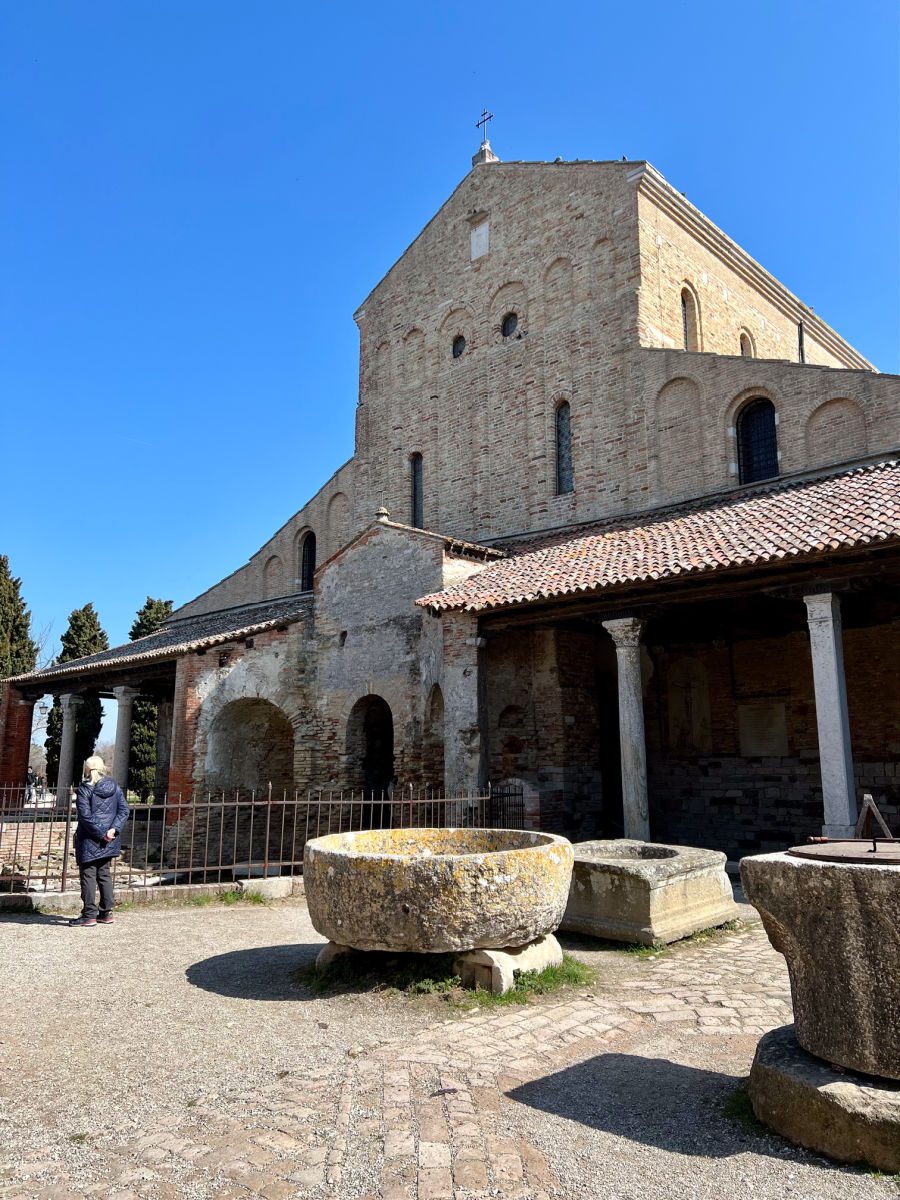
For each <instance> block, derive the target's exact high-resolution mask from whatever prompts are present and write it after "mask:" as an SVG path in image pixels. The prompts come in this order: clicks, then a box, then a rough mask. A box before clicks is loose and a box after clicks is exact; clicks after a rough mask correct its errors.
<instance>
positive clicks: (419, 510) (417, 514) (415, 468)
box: [409, 454, 425, 529]
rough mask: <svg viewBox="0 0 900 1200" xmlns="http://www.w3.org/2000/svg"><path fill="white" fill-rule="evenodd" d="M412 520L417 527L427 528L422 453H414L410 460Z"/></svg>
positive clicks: (410, 508) (411, 523)
mask: <svg viewBox="0 0 900 1200" xmlns="http://www.w3.org/2000/svg"><path fill="white" fill-rule="evenodd" d="M409 476H410V504H409V510H410V520H409V523H410V525H412V526H413V527H414V528H415V529H424V528H425V515H424V514H425V496H424V492H423V490H422V455H421V454H413V455H412V456H411V457H410V460H409Z"/></svg>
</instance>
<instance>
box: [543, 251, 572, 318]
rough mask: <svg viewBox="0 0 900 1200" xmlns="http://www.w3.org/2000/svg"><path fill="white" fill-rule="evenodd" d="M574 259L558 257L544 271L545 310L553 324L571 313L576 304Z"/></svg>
mask: <svg viewBox="0 0 900 1200" xmlns="http://www.w3.org/2000/svg"><path fill="white" fill-rule="evenodd" d="M574 286H575V285H574V273H573V269H572V260H571V259H568V258H556V259H554V260H553V262H552V263H551V264H550V266H549V267H547V269H546V271H545V272H544V311H545V312H546V314H547V323H548V324H553V323H554V322H555V321H559V320H562V319H564V318H566V317H568V316H570V315H571V312H572V306H573V304H574V299H575V294H574Z"/></svg>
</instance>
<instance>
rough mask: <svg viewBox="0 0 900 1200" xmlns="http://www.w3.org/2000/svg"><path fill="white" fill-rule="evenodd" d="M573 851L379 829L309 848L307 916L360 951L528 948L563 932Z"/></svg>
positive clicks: (537, 839)
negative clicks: (542, 937) (549, 934)
mask: <svg viewBox="0 0 900 1200" xmlns="http://www.w3.org/2000/svg"><path fill="white" fill-rule="evenodd" d="M571 874H572V847H571V844H570V843H569V842H568V840H567V839H566V838H563V837H558V836H557V835H555V834H551V833H526V832H522V831H521V830H515V829H372V830H366V831H363V832H361V833H334V834H329V835H328V836H327V837H320V838H314V839H313V840H312V841H310V842H307V844H306V850H305V852H304V856H303V879H304V887H305V891H306V900H307V904H308V906H309V915H310V919H311V921H312V923H313V926H314V927H315V928H316V929H317V930H318V932H319V933H321V934H322V935H323V936H325V937H327V938H330V939H331V941H332V942H336V943H337V944H338V945H341V946H352V947H353V948H354V949H357V950H391V951H395V952H412V953H447V952H451V951H458V950H473V949H498V948H507V947H515V946H524V945H525V944H526V943H528V942H531V941H534V940H535V939H536V938H539V937H541V936H542V935H544V934H547V933H551V932H552V931H553V930H554V929H556V928H557V926H558V925H559V923H560V920H561V919H562V915H563V912H564V911H565V907H566V898H567V896H568V894H569V880H570V877H571Z"/></svg>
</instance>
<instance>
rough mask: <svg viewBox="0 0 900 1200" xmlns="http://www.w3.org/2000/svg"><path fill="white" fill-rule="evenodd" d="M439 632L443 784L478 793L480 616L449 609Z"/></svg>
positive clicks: (450, 791)
mask: <svg viewBox="0 0 900 1200" xmlns="http://www.w3.org/2000/svg"><path fill="white" fill-rule="evenodd" d="M441 626H442V632H443V673H442V680H441V682H442V685H443V692H444V784H445V787H446V790H447V795H448V796H459V795H466V794H468V793H477V792H479V791H480V790H481V788H483V787H484V786H485V784H486V781H487V776H486V773H485V739H484V738H483V737H482V728H481V725H482V714H483V710H484V704H483V701H482V695H481V693H482V691H483V685H482V684H481V682H480V676H481V672H480V670H479V657H480V654H479V651H480V650H481V648H482V647H483V645H484V642H483V639H482V638H480V637H479V636H478V619H477V617H476V616H475V615H474V614H473V613H458V612H447V613H444V614H443V616H442V617H441Z"/></svg>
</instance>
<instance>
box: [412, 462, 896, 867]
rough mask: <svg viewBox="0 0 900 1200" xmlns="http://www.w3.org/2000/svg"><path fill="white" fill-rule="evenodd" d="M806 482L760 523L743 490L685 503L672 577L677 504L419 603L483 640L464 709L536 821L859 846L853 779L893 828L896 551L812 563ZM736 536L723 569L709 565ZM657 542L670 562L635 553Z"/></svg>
mask: <svg viewBox="0 0 900 1200" xmlns="http://www.w3.org/2000/svg"><path fill="white" fill-rule="evenodd" d="M816 487H817V482H816V481H811V482H810V483H809V484H808V485H806V487H805V489H803V490H805V493H806V494H805V495H803V494H800V495H798V493H801V489H802V485H801V486H798V485H795V486H794V488H793V489H789V488H787V487H785V486H784V485H781V486H780V487H779V485H773V486H772V487H771V489H770V490H769V491H768V493H767V494H765V493H764V502H765V504H766V506H767V507H768V510H769V511H768V512H767V513H765V514H758V513H757V512H755V511H754V510H756V509H758V507H759V503H758V501H754V499H753V498H752V497H750V498H748V500H747V501H746V502H745V507H744V509H743V511H742V512H740V511H738V512H735V507H736V505H735V503H734V501H733V500H732V501H730V502H729V503H728V504H723V505H722V506H721V507H720V508H719V509H715V508H712V507H711V508H710V510H709V511H708V513H705V514H704V513H703V512H701V511H698V510H697V509H696V508H695V509H694V510H693V511H692V514H691V517H692V522H693V525H694V528H693V529H692V531H691V537H690V539H689V540H688V539H684V540H683V543H682V546H683V554H684V563H685V565H684V566H683V567H682V566H681V565H680V563H679V561H678V554H679V553H681V552H682V548H679V546H678V545H677V544H676V543H673V542H670V543H669V545H668V546H667V545H666V538H667V537H670V535H671V533H672V530H673V529H674V530H675V532H676V535H677V536H678V537H682V538H683V530H681V529H679V526H680V525H681V522H682V518H681V515H680V514H678V513H677V512H676V513H674V514H670V513H663V514H660V518H659V520H658V522H654V521H652V520H648V521H646V522H645V523H644V524H642V526H641V527H640V529H635V531H634V533H633V534H632V532H631V530H629V529H628V527H627V526H626V527H624V528H620V529H617V530H611V531H610V532H609V533H606V532H599V533H595V532H587V533H585V534H582V535H581V536H580V537H579V536H578V535H574V536H572V537H571V539H570V540H568V541H564V540H563V539H559V541H558V542H557V543H556V544H554V545H552V546H551V547H550V549H549V550H547V551H544V552H542V553H539V552H534V553H533V554H530V553H529V554H524V555H522V556H521V557H518V558H510V559H507V560H505V561H504V562H501V563H498V564H492V565H491V566H489V567H488V568H486V569H485V571H483V572H481V573H480V574H479V575H477V576H475V577H473V578H472V579H471V580H468V581H467V582H466V583H464V584H463V585H460V586H459V587H457V588H455V589H448V590H447V591H446V592H444V593H440V594H438V595H436V596H431V597H426V598H424V600H423V601H422V603H424V604H426V605H430V606H431V607H432V610H433V611H434V612H435V613H440V612H442V611H444V609H442V605H446V615H445V616H442V618H441V619H442V620H446V619H447V617H454V619H455V620H457V621H459V620H462V619H465V620H466V621H467V622H468V626H469V633H468V636H469V640H470V641H474V640H475V639H477V640H478V643H479V644H480V645H481V646H482V650H481V651H480V656H479V658H478V661H477V662H476V661H475V660H474V659H473V660H472V661H471V662H470V664H469V666H470V671H471V673H470V675H469V676H468V677H467V684H468V690H469V694H470V703H474V697H475V696H476V694H480V695H481V696H482V697H483V699H482V704H481V707H480V709H479V718H478V721H477V728H478V729H480V730H481V742H480V754H481V757H482V759H483V760H484V761H485V762H486V764H487V766H486V771H487V777H489V778H490V779H491V781H493V782H496V781H499V780H502V779H504V778H513V777H514V778H517V779H521V780H523V781H524V782H525V784H526V785H527V786H529V787H531V788H534V789H535V790H536V792H537V793H538V795H539V798H540V799H539V807H540V817H539V821H540V825H541V827H543V828H549V829H559V830H565V831H566V832H569V833H571V834H574V835H576V836H579V837H596V836H625V837H632V838H640V839H645V840H646V839H648V838H652V839H653V840H656V841H669V842H680V843H686V844H692V845H698V846H709V847H710V848H718V849H725V850H727V851H728V853H729V855H730V856H731V857H739V856H740V855H741V854H743V853H747V852H750V851H753V850H759V849H763V850H766V849H782V848H784V846H786V845H789V844H793V843H796V842H798V841H804V840H806V838H807V837H809V836H810V835H822V834H824V835H826V836H831V837H846V836H852V833H853V828H854V825H855V822H856V817H857V797H858V796H859V795H861V792H862V791H863V790H866V791H872V792H874V793H875V795H876V797H877V800H878V803H879V806H880V807H881V808H882V809H883V811H885V812H886V813H887V814H888V821H889V823H892V824H896V823H897V820H898V817H900V794H898V778H897V772H898V758H900V684H898V681H897V672H896V662H897V661H900V561H898V558H897V554H896V547H895V546H894V545H892V544H890V543H889V542H880V541H879V540H878V539H873V538H870V537H868V536H866V537H864V538H861V539H860V541H859V543H857V544H855V545H853V544H850V545H847V546H846V547H845V548H836V547H834V548H830V550H829V552H827V553H822V552H819V553H817V554H814V555H810V554H809V553H808V552H807V551H806V549H805V547H806V545H807V544H808V541H809V536H810V535H812V534H814V535H815V537H816V541H817V542H818V543H819V544H822V543H827V539H826V537H825V536H824V534H825V532H826V531H825V530H823V528H822V526H821V524H817V527H816V529H815V530H808V528H807V526H806V524H805V522H806V519H807V518H806V511H808V510H807V504H808V503H809V502H810V501H813V500H814V499H815V489H816ZM835 490H836V489H834V488H832V492H831V501H832V503H834V500H835ZM837 500H838V503H837V504H836V505H835V508H834V510H833V511H832V515H831V519H832V521H833V522H834V523H835V524H837V525H838V526H839V525H840V522H841V513H840V495H839V493H838V495H837ZM872 502H873V505H874V507H875V510H876V511H877V510H878V499H877V496H873V498H872ZM773 506H777V507H775V508H774V509H773ZM760 515H764V516H765V517H766V519H767V520H768V521H770V522H771V525H769V526H768V527H767V528H766V529H765V530H764V531H763V530H759V531H758V530H757V529H756V528H754V526H753V520H754V518H755V517H757V516H760ZM726 521H727V525H726ZM786 522H792V523H793V528H788V529H787V533H785V523H786ZM741 530H745V531H746V533H745V536H746V538H747V539H748V540H749V541H752V542H754V545H755V551H754V553H753V555H752V557H755V558H756V559H757V561H752V557H751V553H750V551H745V550H744V547H743V546H742V545H741V539H740V531H741ZM736 531H737V532H736ZM766 537H768V538H770V539H771V540H772V542H773V545H772V547H771V549H770V550H769V549H768V547H767V548H766V549H767V553H766V556H765V561H763V562H760V561H758V559H759V547H760V542H761V541H762V540H763V539H764V538H766ZM779 537H781V538H784V539H785V540H786V541H787V542H788V544H789V545H790V548H791V553H787V552H785V549H783V548H782V547H781V546H779V545H778V538H779ZM654 538H656V539H658V541H657V543H656V544H654ZM728 538H730V539H731V542H732V545H731V546H730V547H729V555H728V556H727V558H726V561H724V562H717V561H712V562H710V563H709V565H708V566H706V565H705V560H707V559H708V558H709V547H710V546H712V547H721V546H722V544H723V542H726V541H727V539H728ZM704 539H705V540H704ZM852 540H853V539H852V538H850V537H847V541H848V542H852ZM648 543H649V544H650V546H651V550H652V551H653V553H654V554H655V555H656V557H657V558H658V559H659V558H663V559H666V570H665V571H663V570H660V568H659V566H658V564H657V563H656V562H653V561H650V562H648V563H646V564H644V563H642V562H641V561H640V555H641V554H646V553H647V550H646V548H647V546H648ZM817 549H818V547H817ZM779 551H780V552H779ZM629 554H632V555H633V558H632V560H629V559H628V555H629ZM592 555H594V556H595V557H594V559H593V561H592V560H591V556H592ZM723 557H725V556H723ZM741 559H743V561H740V560H741ZM748 559H751V561H747V560H748ZM623 561H624V566H623ZM586 562H587V563H588V564H589V565H588V567H586V566H585V564H586ZM692 562H693V563H695V564H696V563H697V562H704V567H703V569H702V570H698V569H696V566H694V567H692V565H691V564H692ZM590 571H593V572H594V578H593V580H591V581H590V582H592V583H593V586H589V581H588V580H587V579H586V576H588V574H589V572H590ZM532 572H533V573H532ZM573 577H574V578H576V579H577V580H578V583H579V586H577V587H576V586H573V585H572V582H571V581H572V579H573ZM542 593H543V594H542ZM463 606H464V607H463ZM460 609H462V611H460ZM445 644H446V643H445ZM468 724H469V726H470V727H475V726H476V722H474V721H472V720H471V719H469V721H468ZM449 736H452V734H450V735H449Z"/></svg>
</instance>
